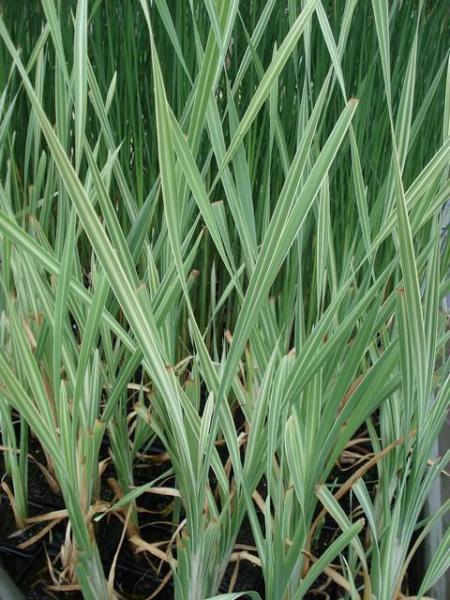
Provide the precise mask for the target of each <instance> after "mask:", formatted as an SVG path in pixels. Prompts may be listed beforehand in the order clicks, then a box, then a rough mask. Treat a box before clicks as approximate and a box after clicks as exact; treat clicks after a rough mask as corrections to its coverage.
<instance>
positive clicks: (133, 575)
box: [0, 431, 376, 600]
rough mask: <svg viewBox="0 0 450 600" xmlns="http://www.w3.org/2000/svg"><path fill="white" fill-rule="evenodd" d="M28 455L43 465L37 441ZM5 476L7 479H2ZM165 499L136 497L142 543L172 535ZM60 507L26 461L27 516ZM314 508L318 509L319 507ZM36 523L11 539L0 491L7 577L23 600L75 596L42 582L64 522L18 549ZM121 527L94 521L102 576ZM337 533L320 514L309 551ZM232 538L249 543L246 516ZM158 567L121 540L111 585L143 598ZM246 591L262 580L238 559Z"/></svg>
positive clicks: (110, 472) (340, 474)
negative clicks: (140, 510) (315, 535)
mask: <svg viewBox="0 0 450 600" xmlns="http://www.w3.org/2000/svg"><path fill="white" fill-rule="evenodd" d="M362 434H364V432H363V431H360V432H358V434H357V436H355V437H361V436H362ZM367 450H369V448H367ZM107 451H108V448H107V445H105V446H104V447H103V449H102V454H104V455H107ZM155 451H156V452H159V451H161V449H158V448H156V449H155ZM30 453H31V454H32V455H33V456H34V457H35V458H36V460H37V461H39V462H40V463H41V464H45V457H44V455H43V452H42V450H41V448H40V447H39V444H38V443H37V442H36V441H35V440H33V439H31V438H30ZM358 466H359V465H357V466H355V467H351V468H349V469H345V470H343V469H342V468H341V467H340V466H336V467H335V469H334V470H333V473H332V474H331V477H330V479H329V481H330V482H335V483H336V484H337V485H339V484H342V483H343V482H344V481H345V480H346V479H347V478H348V477H349V476H350V475H351V473H352V472H353V471H354V470H355V469H356V468H358ZM161 469H162V467H161V466H158V465H154V464H151V463H148V464H146V463H144V464H141V465H139V468H137V469H136V475H135V483H136V485H139V484H140V483H144V482H148V481H151V480H152V479H154V478H155V476H157V475H158V470H159V472H161ZM163 470H164V468H163ZM3 474H4V468H3V462H2V456H1V453H0V475H3ZM114 476H115V473H114V469H113V467H112V466H111V465H110V466H108V468H107V469H106V471H105V473H104V475H103V478H102V488H101V494H100V496H101V498H102V499H103V500H111V498H112V496H113V492H112V490H111V488H110V487H109V486H108V484H107V483H106V482H107V479H108V478H109V477H114ZM365 479H366V483H367V485H368V487H369V491H371V492H372V493H374V492H375V480H376V469H375V470H372V471H371V472H369V473H368V474H367V476H366V478H365ZM5 480H6V481H8V480H7V478H6V479H5ZM211 483H213V482H211ZM260 488H261V489H259V491H260V493H261V494H262V495H263V496H264V495H265V490H264V482H262V483H261V486H260ZM168 503H170V499H168V498H165V497H162V496H156V495H151V494H144V495H142V496H141V497H140V498H139V506H140V508H143V509H145V510H146V511H148V512H141V513H140V515H139V521H140V526H141V534H142V537H143V538H144V539H145V540H146V541H148V542H155V541H160V540H168V539H170V537H171V536H172V533H173V529H172V526H171V525H170V523H167V524H165V523H163V524H161V521H164V520H168V519H170V515H169V516H167V517H165V516H163V515H162V514H160V513H161V512H162V511H163V510H164V509H165V508H166V507H167V504H168ZM341 505H342V507H343V509H344V510H345V512H346V514H348V515H349V514H352V511H354V509H355V508H356V504H354V505H353V501H352V497H351V495H349V494H348V495H346V496H344V497H343V498H342V500H341ZM62 508H64V503H63V500H62V497H61V495H60V494H58V493H55V492H53V491H52V490H51V489H50V486H49V484H48V482H47V480H46V478H45V477H44V475H43V473H42V472H41V470H40V469H39V468H38V466H37V465H36V464H35V463H34V462H30V465H29V510H30V516H34V515H39V514H45V513H47V512H50V511H53V510H59V509H62ZM318 510H320V508H319V507H318ZM41 527H42V525H36V526H34V527H33V528H32V529H30V530H28V531H26V532H25V533H22V534H21V535H19V536H14V537H11V534H13V533H14V531H15V522H14V518H13V513H12V510H11V507H10V505H9V500H8V498H7V497H6V495H2V496H0V560H1V561H2V563H3V565H4V567H5V568H6V570H7V571H8V572H9V574H10V575H11V577H12V579H13V580H14V581H15V582H16V584H17V585H18V586H19V587H20V589H21V590H22V591H23V593H24V596H25V598H26V600H47V599H50V598H60V599H64V600H78V599H81V598H82V596H81V594H80V593H79V592H71V593H61V592H58V593H55V592H50V591H48V589H47V586H48V585H49V584H51V580H50V577H49V571H48V565H47V556H48V557H49V559H50V560H52V561H53V562H54V564H55V568H56V569H58V567H59V563H58V555H59V552H60V548H61V546H62V544H63V542H64V538H65V533H66V524H65V522H62V523H61V524H60V525H57V526H55V527H54V528H53V529H52V530H51V532H50V534H47V535H46V536H44V537H43V538H42V539H41V540H39V541H38V542H36V543H35V544H34V545H32V546H31V547H29V548H27V549H25V550H21V549H19V548H18V546H19V545H20V544H21V543H23V542H24V541H26V540H27V539H29V538H30V537H31V536H33V535H36V533H37V532H38V531H39V530H40V528H41ZM122 528H123V524H122V522H121V521H119V519H118V518H116V517H115V516H112V515H108V516H106V517H105V518H103V519H101V520H100V522H99V523H97V524H96V538H97V543H98V546H99V550H100V554H101V558H102V562H103V565H104V569H105V573H106V574H108V573H109V569H110V567H111V563H112V560H113V558H114V555H115V552H116V549H117V546H118V543H119V540H120V537H121V534H122ZM337 535H339V530H338V528H337V527H336V525H335V523H334V521H333V520H332V519H331V518H329V517H327V518H325V520H324V522H323V524H322V525H321V527H320V529H319V531H318V536H317V539H316V540H315V543H314V545H313V548H312V553H313V555H314V556H316V557H317V556H320V555H321V554H322V553H323V552H324V550H325V549H326V548H327V547H328V546H329V545H330V544H331V543H332V542H333V540H334V539H335V537H336V536H337ZM361 539H362V540H363V539H364V532H363V533H362V535H361ZM237 541H238V543H241V544H249V545H253V544H254V540H253V536H252V532H251V528H250V525H249V523H248V521H247V520H245V521H244V522H243V524H242V527H241V530H240V534H239V537H238V540H237ZM158 567H159V561H158V560H156V559H155V560H153V559H151V558H148V557H147V556H146V555H145V554H144V553H140V554H136V553H134V552H133V550H132V547H131V545H130V544H129V543H127V542H126V541H125V542H124V544H123V545H122V548H121V551H120V554H119V559H118V563H117V567H116V577H115V589H116V590H117V591H118V592H119V593H120V594H121V595H122V596H123V597H124V598H126V599H129V600H143V599H145V598H148V597H149V596H150V595H151V594H152V593H153V592H155V590H156V589H157V588H158V586H159V585H160V584H161V581H162V578H163V577H164V576H165V575H166V574H167V566H165V565H164V566H163V567H162V570H161V571H160V572H158ZM234 569H235V564H230V566H229V568H228V569H227V571H226V573H225V576H224V579H223V582H222V586H221V592H227V591H228V586H229V583H230V581H231V578H232V576H233V572H234ZM313 588H314V589H315V590H316V591H312V592H311V593H310V594H308V596H307V598H308V599H309V600H312V599H317V598H321V597H327V598H329V599H330V600H333V599H335V598H339V597H340V595H341V592H342V590H340V589H339V588H338V587H337V586H336V585H335V584H333V583H332V582H330V580H328V579H327V578H326V577H325V576H321V577H320V578H319V579H318V580H317V581H316V582H315V584H314V586H313ZM321 588H326V594H324V592H321V591H320V590H321ZM246 590H256V591H257V592H259V593H260V595H261V597H262V598H264V582H263V579H262V576H261V571H260V569H259V568H258V567H256V566H254V565H253V564H251V563H249V562H248V561H245V560H242V561H241V562H240V564H239V570H238V575H237V579H236V585H235V587H234V591H246ZM157 598H158V599H159V600H169V599H172V598H173V586H172V582H171V581H169V583H167V584H166V586H165V587H164V588H163V589H162V590H161V591H160V592H159V593H158V595H157Z"/></svg>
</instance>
